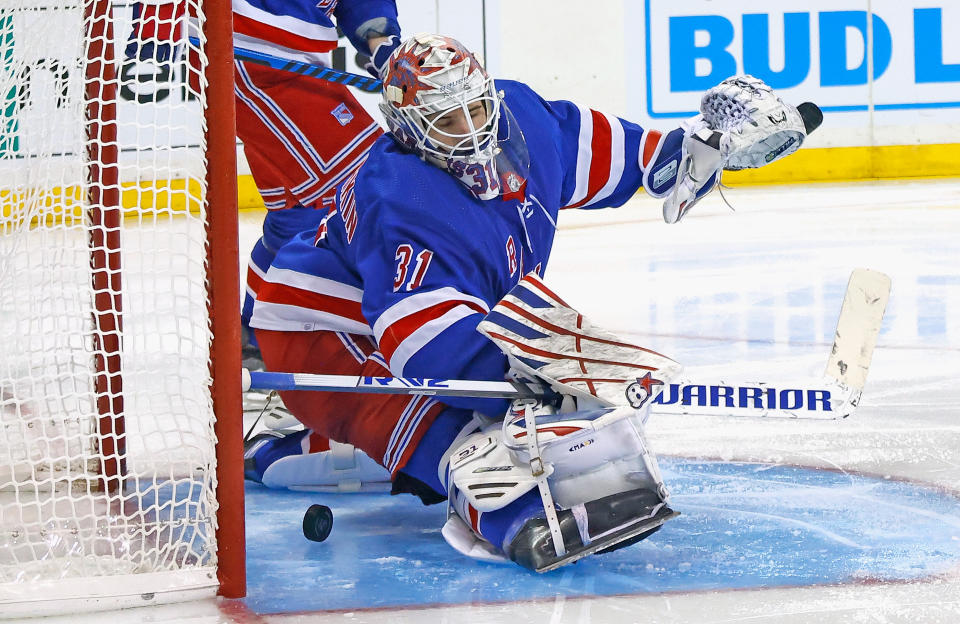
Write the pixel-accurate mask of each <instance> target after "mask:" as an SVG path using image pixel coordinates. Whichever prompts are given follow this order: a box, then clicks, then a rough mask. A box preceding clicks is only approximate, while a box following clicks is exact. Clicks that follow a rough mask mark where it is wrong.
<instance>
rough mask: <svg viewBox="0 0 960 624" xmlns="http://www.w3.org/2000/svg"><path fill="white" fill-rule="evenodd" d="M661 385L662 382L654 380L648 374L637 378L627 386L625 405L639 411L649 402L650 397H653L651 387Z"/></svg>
mask: <svg viewBox="0 0 960 624" xmlns="http://www.w3.org/2000/svg"><path fill="white" fill-rule="evenodd" d="M662 385H663V382H662V381H660V380H659V379H654V378H653V377H652V376H651V375H650V373H647V374H646V375H644V376H643V377H637V380H636V381H635V382H633V383H632V384H630V385H629V386H627V390H626V395H627V403H629V404H630V407H632V408H633V409H640V408H641V407H643V406H644V404H645V403H646V402H647V401H649V400H650V397H651V396H653V387H654V386H662Z"/></svg>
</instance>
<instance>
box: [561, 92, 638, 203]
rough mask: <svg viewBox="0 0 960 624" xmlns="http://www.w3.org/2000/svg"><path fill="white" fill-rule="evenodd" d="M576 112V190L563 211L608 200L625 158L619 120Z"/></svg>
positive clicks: (593, 111)
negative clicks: (578, 117)
mask: <svg viewBox="0 0 960 624" xmlns="http://www.w3.org/2000/svg"><path fill="white" fill-rule="evenodd" d="M577 108H578V109H579V110H580V137H579V143H578V149H577V163H576V187H575V188H574V191H573V195H572V196H571V197H570V201H569V202H568V203H567V205H566V206H564V207H565V208H584V207H587V206H590V205H592V204H596V203H599V202H601V201H602V200H604V199H606V198H607V197H609V196H610V195H611V194H612V193H613V191H614V190H615V189H616V188H617V185H618V184H619V183H620V180H621V178H622V177H623V169H624V162H625V155H626V150H625V145H624V132H623V125H622V124H621V123H620V120H619V119H617V118H616V117H614V116H612V115H607V114H606V113H601V112H599V111H595V110H591V109H589V108H583V107H579V106H578V107H577Z"/></svg>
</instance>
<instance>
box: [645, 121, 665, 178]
mask: <svg viewBox="0 0 960 624" xmlns="http://www.w3.org/2000/svg"><path fill="white" fill-rule="evenodd" d="M662 139H663V134H662V133H660V132H657V131H656V130H647V131H646V132H644V133H643V154H642V156H641V159H640V167H641V168H642V169H644V170H646V169H647V167H649V166H650V165H652V164H653V163H654V161H656V158H657V154H658V153H659V151H660V142H661V140H662Z"/></svg>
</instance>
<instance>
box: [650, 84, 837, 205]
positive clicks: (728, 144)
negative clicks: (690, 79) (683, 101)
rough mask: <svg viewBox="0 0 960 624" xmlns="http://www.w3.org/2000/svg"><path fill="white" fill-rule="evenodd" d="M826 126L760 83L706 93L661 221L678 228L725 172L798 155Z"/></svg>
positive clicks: (690, 124)
mask: <svg viewBox="0 0 960 624" xmlns="http://www.w3.org/2000/svg"><path fill="white" fill-rule="evenodd" d="M822 120H823V114H822V113H821V112H820V109H819V108H817V106H816V105H815V104H812V103H809V102H807V103H804V104H801V105H800V107H799V109H798V108H796V107H794V106H792V105H790V104H787V103H786V102H784V101H783V100H781V99H780V98H779V97H777V96H776V94H774V92H773V90H772V89H771V88H770V87H769V86H767V85H766V83H764V82H763V81H762V80H760V79H758V78H754V77H753V76H734V77H732V78H728V79H726V80H724V81H723V82H721V83H720V84H719V85H717V86H716V87H713V88H712V89H710V90H708V91H707V92H706V93H705V94H704V95H703V98H702V99H701V101H700V114H699V115H697V116H696V117H694V118H693V119H690V120H688V121H687V122H685V123H684V125H683V127H684V130H685V136H684V139H683V150H682V155H681V160H680V165H679V171H678V173H677V182H676V185H675V186H674V188H673V191H672V192H671V193H670V195H669V196H668V197H667V199H666V201H665V202H664V204H663V219H664V221H666V222H667V223H676V222H677V221H679V220H680V219H682V218H683V216H684V215H685V214H687V213H688V212H689V211H690V209H691V208H692V207H693V206H694V204H696V203H697V202H698V201H700V199H702V198H703V197H705V196H706V195H707V193H709V192H710V191H711V190H713V188H714V187H715V186H716V185H717V184H718V183H719V182H720V175H721V172H722V171H723V170H728V171H738V170H740V169H755V168H759V167H763V166H764V165H768V164H770V163H772V162H775V161H777V160H780V159H781V158H783V157H785V156H789V155H790V154H792V153H793V152H795V151H797V150H798V149H800V146H801V145H802V144H803V141H804V139H806V137H807V134H809V133H810V132H813V130H815V129H816V128H817V127H818V126H819V125H820V122H821V121H822Z"/></svg>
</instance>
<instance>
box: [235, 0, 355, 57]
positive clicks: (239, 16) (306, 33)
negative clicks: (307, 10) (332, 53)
mask: <svg viewBox="0 0 960 624" xmlns="http://www.w3.org/2000/svg"><path fill="white" fill-rule="evenodd" d="M321 20H322V21H326V22H328V23H329V19H328V18H327V17H326V16H325V15H323V13H322V12H317V14H316V15H306V14H305V15H303V19H301V18H300V17H294V16H292V15H277V14H276V13H271V12H269V11H265V10H263V9H261V8H259V7H256V6H254V5H253V4H251V3H250V2H247V0H233V27H234V30H237V31H240V32H247V31H246V30H245V29H241V28H239V27H238V26H239V24H238V22H242V23H259V24H260V25H262V26H264V27H267V28H269V29H270V31H271V32H274V33H278V34H280V35H281V36H283V35H286V36H289V37H296V38H297V39H302V40H304V41H307V42H310V43H311V44H312V45H314V46H316V45H317V44H318V43H320V42H324V43H326V44H327V45H328V46H329V47H327V48H326V49H327V50H332V49H333V48H335V47H337V29H336V28H334V27H333V25H332V24H330V25H324V24H320V23H317V22H319V21H321ZM264 39H265V40H267V41H278V42H280V43H282V39H281V40H275V39H273V38H269V37H264ZM331 44H332V45H331ZM283 45H286V44H283ZM292 47H295V48H296V47H297V46H292ZM298 49H303V50H313V49H316V48H311V47H307V48H298Z"/></svg>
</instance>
